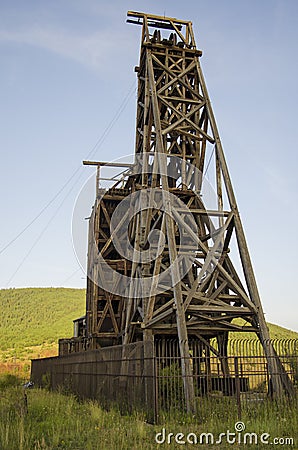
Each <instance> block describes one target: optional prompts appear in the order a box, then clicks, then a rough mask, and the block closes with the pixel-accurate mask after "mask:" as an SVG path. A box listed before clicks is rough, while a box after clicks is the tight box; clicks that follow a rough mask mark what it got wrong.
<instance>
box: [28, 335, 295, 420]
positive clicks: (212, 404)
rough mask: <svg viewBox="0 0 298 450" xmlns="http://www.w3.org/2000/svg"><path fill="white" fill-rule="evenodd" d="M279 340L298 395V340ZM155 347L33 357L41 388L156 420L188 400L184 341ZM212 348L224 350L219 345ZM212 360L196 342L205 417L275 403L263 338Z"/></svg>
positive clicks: (193, 352)
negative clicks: (181, 346)
mask: <svg viewBox="0 0 298 450" xmlns="http://www.w3.org/2000/svg"><path fill="white" fill-rule="evenodd" d="M272 343H273V346H274V348H275V350H276V352H277V354H278V355H279V357H280V360H281V362H282V364H283V366H284V368H285V369H286V372H287V374H288V376H289V378H290V379H291V381H292V383H293V385H294V387H295V390H296V392H297V385H298V340H272ZM150 345H151V344H150V343H146V344H144V342H137V343H134V344H129V345H127V346H115V347H106V348H102V349H99V350H88V351H86V352H77V353H71V354H69V355H65V356H60V357H54V358H45V359H38V360H33V361H32V378H33V380H34V381H35V382H36V383H37V384H39V385H43V386H48V387H50V388H52V389H57V388H58V387H60V388H63V389H66V390H67V391H71V392H74V393H75V394H77V395H78V396H80V397H87V398H94V399H97V400H98V401H99V402H100V403H101V404H102V405H103V406H104V407H111V405H114V406H115V405H116V406H117V407H118V408H120V410H121V411H127V412H131V411H132V410H136V409H137V410H142V411H143V412H144V413H145V414H146V416H147V419H148V420H150V421H154V422H157V421H158V419H159V418H160V417H161V416H162V415H163V414H167V415H177V414H178V415H181V414H183V412H184V411H185V400H184V392H183V380H182V375H181V358H180V356H179V345H178V341H177V340H176V339H172V340H157V341H155V344H154V349H152V348H149V347H150ZM212 347H213V348H214V349H215V350H216V342H214V343H212ZM152 354H153V355H155V356H154V357H152V356H151V357H150V356H149V357H147V355H152ZM212 355H213V354H210V347H208V346H205V345H204V344H202V343H201V342H199V341H197V340H194V341H190V356H191V362H192V367H193V380H194V386H195V395H196V400H197V410H198V413H199V414H202V413H208V411H214V410H216V411H220V410H223V411H222V412H223V413H224V414H231V415H235V414H236V415H237V416H238V417H240V416H241V411H242V409H243V408H247V407H249V408H251V407H256V406H257V405H259V404H261V403H263V402H265V401H270V376H269V372H268V361H267V359H266V358H265V356H264V352H263V348H262V346H261V344H260V342H259V341H258V340H240V339H239V340H231V341H230V342H229V346H228V356H227V357H225V358H221V359H220V358H218V357H217V356H215V355H214V356H212ZM223 359H224V361H223ZM223 367H225V370H223Z"/></svg>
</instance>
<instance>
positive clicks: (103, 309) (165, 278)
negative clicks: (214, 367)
mask: <svg viewBox="0 0 298 450" xmlns="http://www.w3.org/2000/svg"><path fill="white" fill-rule="evenodd" d="M128 17H129V19H128V22H129V23H134V24H139V25H141V27H142V36H141V50H140V61H139V65H138V66H137V67H136V68H135V71H136V72H137V77H138V93H137V116H136V144H135V160H134V162H133V163H132V165H129V164H127V165H126V164H122V165H121V164H119V166H120V167H122V168H123V169H124V170H126V172H124V174H123V177H122V181H121V182H120V181H117V182H116V183H115V184H114V185H113V186H112V187H110V188H109V189H108V190H102V189H100V188H99V185H97V198H96V201H95V204H94V208H93V212H92V216H91V219H90V232H89V249H88V282H87V308H86V331H85V335H86V336H87V337H88V339H89V341H90V343H91V344H90V345H91V348H97V347H100V346H105V345H115V344H128V343H131V342H134V341H138V340H144V341H153V340H154V339H155V338H156V336H158V337H162V338H164V339H167V338H169V337H173V336H178V339H179V349H180V358H181V369H182V376H183V382H184V392H185V398H186V405H187V408H188V410H189V411H192V410H193V409H194V386H193V377H192V363H191V355H190V351H189V350H190V349H189V340H190V339H197V340H198V341H200V342H202V343H204V345H206V346H207V347H208V348H209V350H210V352H211V353H213V354H215V355H216V356H217V357H218V358H219V360H220V361H221V364H222V366H223V371H225V372H228V370H229V368H228V367H227V366H225V358H224V357H225V356H226V355H227V345H228V336H229V332H232V331H246V332H247V331H250V332H252V333H256V335H257V336H258V337H259V339H260V341H261V342H262V344H263V347H264V351H265V354H266V357H267V361H268V367H269V372H270V376H271V384H272V389H273V392H274V394H275V395H276V396H280V395H283V393H284V392H287V393H290V392H291V384H290V382H289V379H288V378H287V376H286V374H285V372H284V371H283V368H282V365H281V363H280V361H279V359H278V357H277V355H276V352H275V350H274V348H273V346H272V345H271V343H270V337H269V332H268V328H267V325H266V322H265V319H264V313H263V309H262V304H261V301H260V297H259V293H258V288H257V284H256V280H255V276H254V271H253V267H252V263H251V259H250V255H249V250H248V246H247V243H246V239H245V234H244V230H243V227H242V223H241V220H240V216H239V212H238V207H237V203H236V198H235V194H234V191H233V187H232V183H231V179H230V175H229V171H228V167H227V163H226V159H225V155H224V151H223V147H222V143H221V140H220V136H219V133H218V128H217V124H216V121H215V117H214V114H213V110H212V106H211V103H210V99H209V95H208V91H207V88H206V84H205V81H204V77H203V73H202V69H201V65H200V56H201V55H202V52H201V51H200V50H198V49H197V48H196V44H195V38H194V34H193V29H192V24H191V22H189V21H183V20H177V19H174V18H169V17H160V16H155V15H150V14H144V13H139V12H132V11H129V12H128ZM85 164H94V165H96V166H97V169H98V177H97V178H98V182H100V176H101V173H100V170H101V169H102V167H103V166H105V165H113V164H109V163H103V162H88V161H87V162H85ZM115 165H117V163H115ZM207 170H208V173H209V172H210V171H213V175H212V176H213V178H212V180H211V181H210V183H211V184H213V185H214V199H215V202H214V203H213V206H212V207H210V206H209V204H208V198H207V197H208V195H207V194H206V192H205V191H204V185H205V184H206V182H207V181H206V177H205V176H204V175H205V173H206V171H207ZM210 176H211V175H210ZM125 252H126V253H125ZM150 252H151V253H150ZM233 252H234V253H237V258H238V259H237V261H238V262H237V265H235V263H233V258H232V256H233V255H232V253H233ZM214 338H216V340H217V346H216V348H215V347H214V346H213V345H212V344H211V339H214Z"/></svg>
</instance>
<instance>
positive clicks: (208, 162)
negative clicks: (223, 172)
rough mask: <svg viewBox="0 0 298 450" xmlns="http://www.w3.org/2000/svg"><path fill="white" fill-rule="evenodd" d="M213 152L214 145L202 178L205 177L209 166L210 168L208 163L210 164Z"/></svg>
mask: <svg viewBox="0 0 298 450" xmlns="http://www.w3.org/2000/svg"><path fill="white" fill-rule="evenodd" d="M214 150H215V145H214V146H213V149H212V152H211V155H210V157H209V160H208V164H207V167H206V169H205V173H204V177H205V175H206V173H207V171H208V169H209V166H210V163H211V158H212V156H213V153H214Z"/></svg>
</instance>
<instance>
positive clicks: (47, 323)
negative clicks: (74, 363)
mask: <svg viewBox="0 0 298 450" xmlns="http://www.w3.org/2000/svg"><path fill="white" fill-rule="evenodd" d="M0 309H1V322H0V349H1V350H6V349H8V348H20V349H21V348H24V347H30V346H34V345H41V344H45V343H52V342H57V339H58V338H60V337H71V336H72V334H73V323H72V321H73V319H76V318H77V317H79V316H81V315H83V314H84V310H85V290H83V289H65V288H24V289H4V290H0Z"/></svg>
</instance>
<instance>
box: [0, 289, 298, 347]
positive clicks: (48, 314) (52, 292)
mask: <svg viewBox="0 0 298 450" xmlns="http://www.w3.org/2000/svg"><path fill="white" fill-rule="evenodd" d="M0 308H1V321H0V352H5V351H6V350H8V349H14V350H15V354H16V355H17V356H18V354H19V353H20V352H21V353H24V352H25V351H26V350H25V349H26V348H28V347H34V346H41V345H43V346H46V345H47V344H48V345H49V344H53V343H55V345H57V341H58V339H59V338H64V337H71V336H72V335H73V323H72V321H73V320H74V319H76V318H77V317H80V316H82V315H83V314H84V313H85V290H84V289H67V288H24V289H3V290H0ZM268 325H269V330H270V335H271V337H272V338H277V339H295V338H296V339H297V338H298V333H296V332H294V331H290V330H287V329H286V328H282V327H279V326H277V325H272V324H268ZM233 334H234V336H233V337H236V338H239V337H243V338H248V337H254V335H250V334H249V333H244V334H241V333H233Z"/></svg>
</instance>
